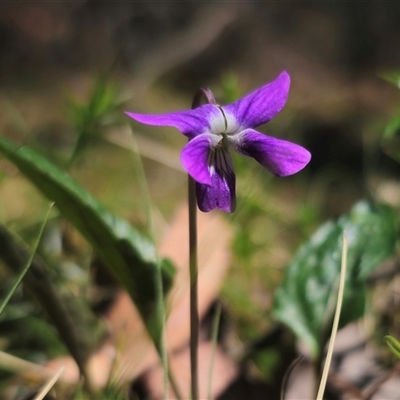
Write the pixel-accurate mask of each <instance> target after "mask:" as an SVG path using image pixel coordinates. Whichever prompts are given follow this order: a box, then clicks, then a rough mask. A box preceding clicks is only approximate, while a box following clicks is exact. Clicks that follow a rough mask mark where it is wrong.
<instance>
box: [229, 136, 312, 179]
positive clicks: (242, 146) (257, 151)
mask: <svg viewBox="0 0 400 400" xmlns="http://www.w3.org/2000/svg"><path fill="white" fill-rule="evenodd" d="M234 139H235V140H234V141H233V145H234V147H235V149H236V150H237V151H238V152H240V153H242V154H244V155H245V156H249V157H253V158H254V159H256V160H257V161H258V162H259V163H260V164H261V165H262V166H263V167H265V168H266V169H267V170H268V171H270V172H272V173H273V174H274V175H276V176H288V175H293V174H295V173H296V172H299V171H300V170H302V169H303V168H304V167H305V166H306V165H307V164H308V163H309V161H310V159H311V154H310V152H309V151H308V150H306V149H305V148H303V147H301V146H299V145H297V144H294V143H291V142H287V141H286V140H281V139H276V138H273V137H271V136H267V135H263V134H261V133H259V132H257V131H254V130H252V129H247V130H245V131H243V132H242V133H241V134H239V135H237V136H236V137H235V138H234Z"/></svg>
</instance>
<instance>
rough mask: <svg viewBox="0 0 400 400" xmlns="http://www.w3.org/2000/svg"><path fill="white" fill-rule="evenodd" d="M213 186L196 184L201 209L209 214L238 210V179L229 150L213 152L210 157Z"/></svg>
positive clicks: (222, 149) (218, 149)
mask: <svg viewBox="0 0 400 400" xmlns="http://www.w3.org/2000/svg"><path fill="white" fill-rule="evenodd" d="M209 169H210V176H211V185H203V184H201V183H197V184H196V197H197V204H198V206H199V209H200V210H201V211H203V212H208V211H211V210H214V209H219V210H222V211H225V212H233V211H235V209H236V192H235V187H236V177H235V173H234V172H233V164H232V158H231V155H230V153H229V151H228V150H226V149H224V148H222V147H220V148H216V149H214V150H211V152H210V155H209Z"/></svg>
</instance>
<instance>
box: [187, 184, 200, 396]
mask: <svg viewBox="0 0 400 400" xmlns="http://www.w3.org/2000/svg"><path fill="white" fill-rule="evenodd" d="M188 200H189V269H190V375H191V393H192V400H198V398H199V384H198V345H199V312H198V304H197V299H198V293H197V286H198V282H197V281H198V271H197V203H196V182H195V181H194V180H193V178H191V177H190V176H189V182H188Z"/></svg>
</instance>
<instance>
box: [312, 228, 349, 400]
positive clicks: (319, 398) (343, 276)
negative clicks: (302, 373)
mask: <svg viewBox="0 0 400 400" xmlns="http://www.w3.org/2000/svg"><path fill="white" fill-rule="evenodd" d="M346 266H347V240H346V237H345V235H343V242H342V263H341V266H340V281H339V291H338V298H337V303H336V310H335V316H334V318H333V324H332V333H331V338H330V340H329V346H328V352H327V355H326V360H325V365H324V369H323V371H322V377H321V381H320V384H319V388H318V393H317V398H316V400H323V396H324V391H325V387H326V382H327V379H328V372H329V368H330V365H331V361H332V354H333V347H334V344H335V340H336V334H337V331H338V327H339V318H340V311H341V309H342V302H343V294H344V286H345V279H346Z"/></svg>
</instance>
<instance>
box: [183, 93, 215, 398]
mask: <svg viewBox="0 0 400 400" xmlns="http://www.w3.org/2000/svg"><path fill="white" fill-rule="evenodd" d="M203 98H205V100H206V102H207V103H208V104H217V102H216V101H215V97H214V95H213V93H212V91H211V90H210V89H209V88H200V89H199V90H198V91H197V92H196V94H195V95H194V98H193V103H192V109H194V108H197V107H199V106H200V105H201V103H202V99H203ZM188 202H189V270H190V376H191V393H192V400H198V399H199V381H198V347H199V311H198V304H197V303H198V301H197V299H198V288H197V286H198V283H197V281H198V268H197V201H196V182H195V181H194V179H193V178H192V177H191V176H188Z"/></svg>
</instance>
